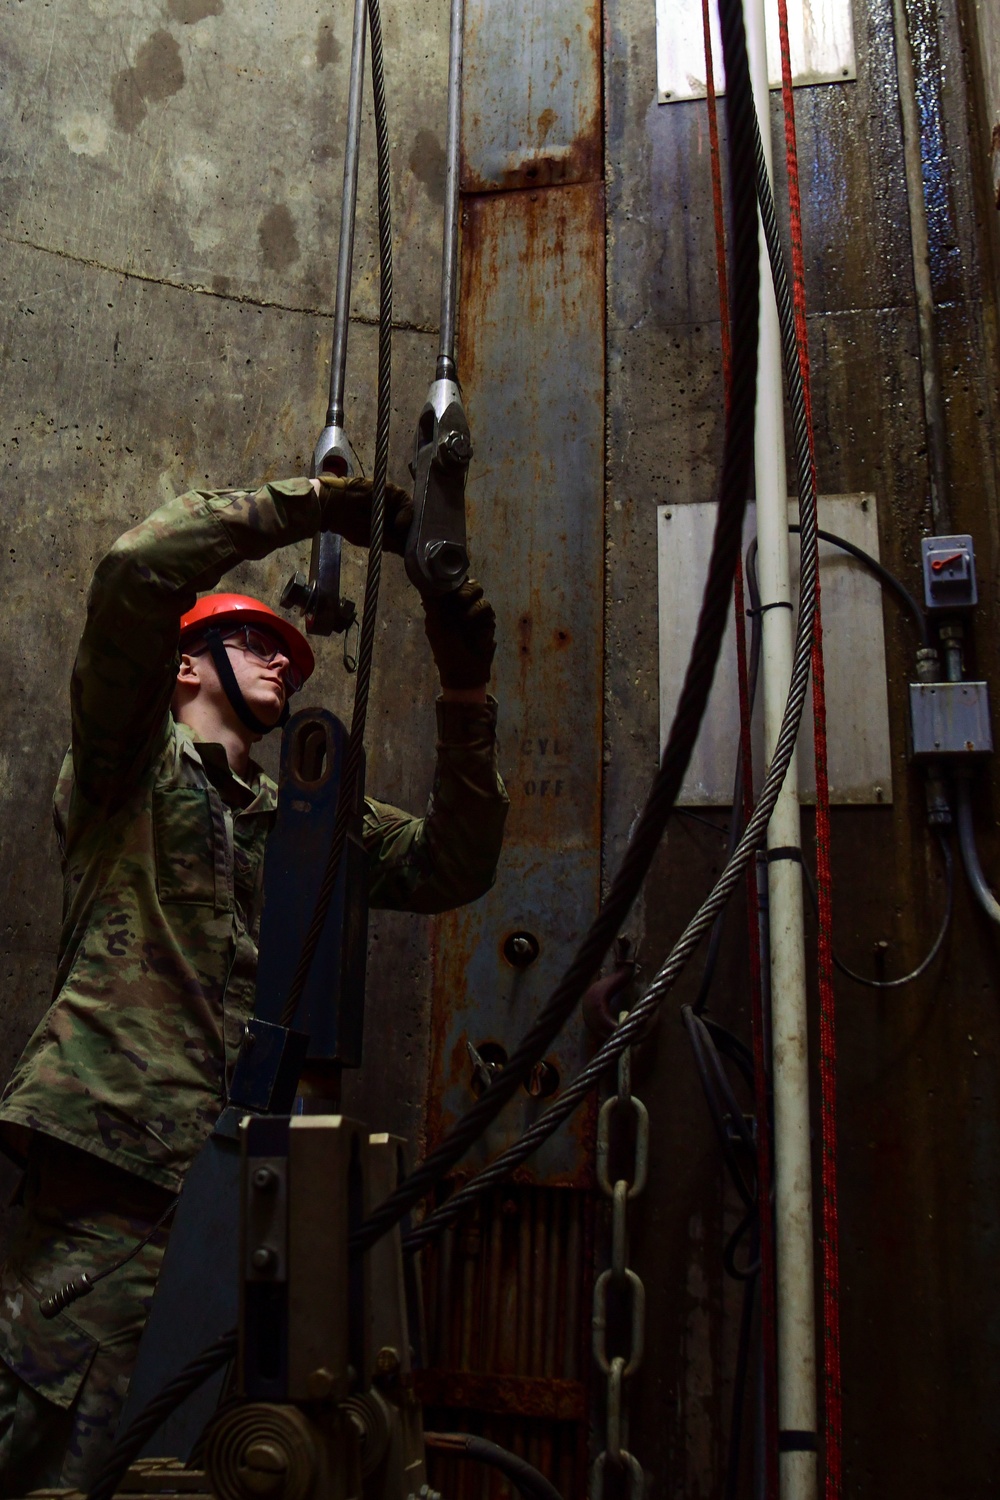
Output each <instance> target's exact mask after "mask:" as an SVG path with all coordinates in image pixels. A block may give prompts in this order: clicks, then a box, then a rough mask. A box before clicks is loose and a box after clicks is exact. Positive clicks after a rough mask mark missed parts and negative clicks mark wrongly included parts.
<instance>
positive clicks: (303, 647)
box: [181, 594, 316, 682]
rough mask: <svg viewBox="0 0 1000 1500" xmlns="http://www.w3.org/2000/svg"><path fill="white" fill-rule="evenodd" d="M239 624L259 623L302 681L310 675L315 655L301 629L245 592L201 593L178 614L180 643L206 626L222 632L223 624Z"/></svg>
mask: <svg viewBox="0 0 1000 1500" xmlns="http://www.w3.org/2000/svg"><path fill="white" fill-rule="evenodd" d="M239 625H262V626H263V627H264V628H265V629H266V630H269V631H270V632H271V634H272V635H276V636H277V637H278V640H279V641H280V642H281V644H282V645H283V646H284V648H285V652H286V654H287V656H288V659H289V661H290V662H291V663H292V665H293V666H294V667H295V668H296V669H297V670H298V671H299V672H300V673H301V674H302V681H303V682H305V680H306V678H307V677H311V676H312V674H313V669H314V668H315V666H316V658H315V657H314V656H313V651H312V647H311V646H310V644H309V642H308V641H307V640H306V638H305V636H304V635H303V634H302V632H301V630H296V628H295V626H294V625H292V624H290V623H289V622H288V620H283V619H282V617H281V615H277V614H275V612H274V610H273V609H271V608H270V607H269V606H268V605H266V604H262V603H261V601H260V600H259V599H251V598H249V597H248V596H247V595H246V594H205V595H204V596H203V597H202V598H201V599H199V600H198V603H197V604H196V605H195V607H194V609H189V610H188V612H187V614H186V615H182V616H181V645H182V646H183V645H184V639H185V637H188V638H189V639H190V637H191V636H192V635H193V634H194V632H195V631H197V632H198V633H199V634H201V633H202V632H203V631H204V630H206V629H207V628H208V627H209V626H212V627H214V628H215V629H217V630H222V631H224V630H225V629H226V627H227V626H229V627H233V626H239Z"/></svg>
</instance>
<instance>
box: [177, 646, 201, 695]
mask: <svg viewBox="0 0 1000 1500" xmlns="http://www.w3.org/2000/svg"><path fill="white" fill-rule="evenodd" d="M201 664H202V657H200V656H188V654H187V652H186V651H185V652H182V653H181V664H180V666H179V667H178V669H177V685H178V687H192V688H194V687H200V685H201Z"/></svg>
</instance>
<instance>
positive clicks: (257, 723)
mask: <svg viewBox="0 0 1000 1500" xmlns="http://www.w3.org/2000/svg"><path fill="white" fill-rule="evenodd" d="M205 644H206V645H207V646H208V649H209V651H210V652H211V655H212V660H213V661H214V663H215V670H216V671H217V672H218V674H219V681H220V682H221V683H222V690H223V692H224V693H225V695H226V697H227V698H228V699H229V701H230V703H231V704H232V706H233V711H234V713H235V714H236V717H237V718H238V719H239V720H240V723H241V724H245V725H246V727H247V728H248V729H252V730H253V732H254V734H270V733H271V730H272V729H283V728H284V726H285V725H286V724H287V723H288V700H287V698H286V700H285V706H284V708H283V709H282V710H281V718H280V719H279V720H278V722H277V723H276V724H265V723H264V721H263V719H258V717H257V715H256V714H255V713H254V711H253V709H252V708H251V707H250V705H249V703H248V702H247V700H246V699H245V698H244V696H243V694H242V692H241V691H240V685H239V683H238V682H237V681H236V673H235V672H234V671H233V664H232V662H231V661H230V660H229V654H228V652H227V651H226V647H225V643H224V641H223V639H222V635H221V634H220V632H219V631H218V630H206V632H205Z"/></svg>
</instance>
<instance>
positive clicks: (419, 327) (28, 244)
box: [0, 230, 440, 334]
mask: <svg viewBox="0 0 1000 1500" xmlns="http://www.w3.org/2000/svg"><path fill="white" fill-rule="evenodd" d="M0 240H2V241H3V242H4V243H5V244H8V245H23V246H24V248H25V249H27V250H37V251H39V253H40V254H42V255H54V256H56V257H57V258H58V259H59V260H68V261H70V262H71V263H72V264H73V265H77V266H89V267H90V268H91V269H92V270H95V271H106V272H107V273H108V275H110V276H121V277H124V278H125V279H126V280H131V281H144V282H148V283H149V284H150V285H152V286H167V287H170V288H171V289H172V290H174V291H178V292H194V293H196V294H197V295H198V296H201V297H216V298H218V300H219V301H220V302H238V303H242V304H245V305H246V306H248V307H260V308H270V309H273V310H274V311H275V312H291V313H300V314H302V315H303V316H304V317H309V318H329V319H332V318H333V316H334V315H333V313H332V312H331V311H330V310H329V309H327V308H323V307H303V306H300V305H298V304H296V303H294V302H275V301H270V300H266V299H264V300H262V299H261V298H259V297H247V296H244V295H242V294H241V293H240V292H222V291H219V290H217V288H215V287H211V286H204V285H203V284H202V283H201V282H197V281H180V280H175V279H174V278H172V277H170V276H152V275H150V274H149V273H148V272H146V271H126V270H125V269H124V268H123V267H122V266H109V265H107V264H106V263H105V262H104V261H100V260H94V259H92V258H91V257H90V256H86V255H73V254H72V252H71V251H69V250H59V249H57V248H56V247H55V246H53V245H40V244H38V243H37V242H36V241H35V240H26V239H18V238H17V237H16V236H14V235H11V234H4V233H3V231H2V230H0ZM348 321H349V322H351V323H358V324H360V325H361V326H362V327H365V328H377V327H378V324H379V320H378V318H376V317H371V316H368V315H366V314H365V313H352V314H351V316H350V318H349V320H348ZM392 327H393V331H394V332H396V333H431V334H437V333H438V332H439V331H440V330H439V329H438V327H437V324H432V323H411V322H409V321H407V320H405V319H403V318H399V319H396V318H393V320H392Z"/></svg>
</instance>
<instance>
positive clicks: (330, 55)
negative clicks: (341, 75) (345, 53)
mask: <svg viewBox="0 0 1000 1500" xmlns="http://www.w3.org/2000/svg"><path fill="white" fill-rule="evenodd" d="M342 50H343V49H342V47H341V45H340V43H339V42H338V41H337V38H336V37H335V36H334V34H333V27H332V26H331V25H330V24H329V22H324V23H323V25H322V26H321V27H320V28H319V31H318V32H317V33H316V66H317V68H326V67H329V65H330V63H334V64H336V63H337V61H338V60H339V58H340V54H341V51H342Z"/></svg>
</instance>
